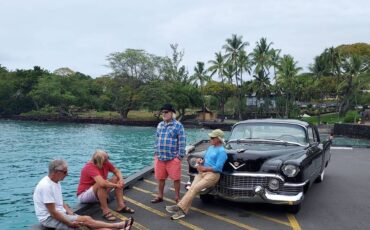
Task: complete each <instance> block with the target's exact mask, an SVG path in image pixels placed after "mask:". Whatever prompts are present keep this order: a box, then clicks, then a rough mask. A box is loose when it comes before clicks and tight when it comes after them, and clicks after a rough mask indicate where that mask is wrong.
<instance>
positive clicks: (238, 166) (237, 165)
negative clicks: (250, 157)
mask: <svg viewBox="0 0 370 230" xmlns="http://www.w3.org/2000/svg"><path fill="white" fill-rule="evenodd" d="M229 164H230V165H231V167H233V168H234V169H235V170H236V169H239V168H241V167H243V166H244V165H245V163H243V164H240V163H239V162H237V161H235V162H234V164H233V163H231V162H229Z"/></svg>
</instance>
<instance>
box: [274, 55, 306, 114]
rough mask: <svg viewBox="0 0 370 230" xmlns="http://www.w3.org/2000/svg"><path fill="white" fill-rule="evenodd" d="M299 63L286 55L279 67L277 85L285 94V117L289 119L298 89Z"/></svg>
mask: <svg viewBox="0 0 370 230" xmlns="http://www.w3.org/2000/svg"><path fill="white" fill-rule="evenodd" d="M301 69H302V68H301V67H297V62H296V61H294V58H293V57H292V56H290V55H284V56H283V58H281V59H280V61H279V63H278V65H277V73H276V74H277V78H276V85H278V86H280V88H281V89H282V90H283V93H284V94H285V117H286V118H289V106H288V104H292V103H293V102H294V100H295V92H296V89H297V88H298V87H297V86H298V81H297V74H298V72H299V71H300V70H301Z"/></svg>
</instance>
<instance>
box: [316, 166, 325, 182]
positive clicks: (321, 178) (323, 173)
mask: <svg viewBox="0 0 370 230" xmlns="http://www.w3.org/2000/svg"><path fill="white" fill-rule="evenodd" d="M324 176H325V169H323V170H322V172H321V173H320V175H319V176H318V177H317V178H316V180H315V183H321V182H323V181H324Z"/></svg>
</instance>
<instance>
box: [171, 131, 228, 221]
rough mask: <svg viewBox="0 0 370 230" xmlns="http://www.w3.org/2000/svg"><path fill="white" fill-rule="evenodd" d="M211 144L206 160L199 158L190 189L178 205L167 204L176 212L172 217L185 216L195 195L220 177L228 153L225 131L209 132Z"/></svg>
mask: <svg viewBox="0 0 370 230" xmlns="http://www.w3.org/2000/svg"><path fill="white" fill-rule="evenodd" d="M208 135H209V137H210V138H211V139H210V144H211V146H209V147H208V149H207V151H206V153H205V154H204V160H203V159H201V158H199V159H197V164H198V166H197V170H198V172H199V173H198V174H197V175H196V176H195V178H194V181H193V183H192V184H191V186H190V188H189V190H188V191H187V192H186V193H185V195H184V196H183V197H182V199H181V200H180V202H179V203H178V204H177V205H172V206H166V210H167V212H169V213H174V214H173V215H172V216H171V219H173V220H177V219H180V218H184V217H185V215H186V214H187V213H188V211H189V209H190V207H191V203H192V201H193V199H194V197H195V196H196V195H197V194H198V193H199V192H200V191H202V190H203V189H205V188H209V187H212V186H214V185H215V184H216V183H217V182H218V180H219V179H220V173H221V172H222V168H223V167H224V164H225V162H226V160H227V154H226V151H225V149H224V147H223V143H224V140H223V137H224V132H222V130H220V129H215V130H213V131H212V132H211V133H209V134H208Z"/></svg>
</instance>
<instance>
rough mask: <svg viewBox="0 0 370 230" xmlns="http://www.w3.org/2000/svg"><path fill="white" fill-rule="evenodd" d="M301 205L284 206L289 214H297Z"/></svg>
mask: <svg viewBox="0 0 370 230" xmlns="http://www.w3.org/2000/svg"><path fill="white" fill-rule="evenodd" d="M301 206H302V205H301V204H295V205H288V206H286V209H287V211H288V212H289V213H292V214H297V213H298V212H299V210H301Z"/></svg>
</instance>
